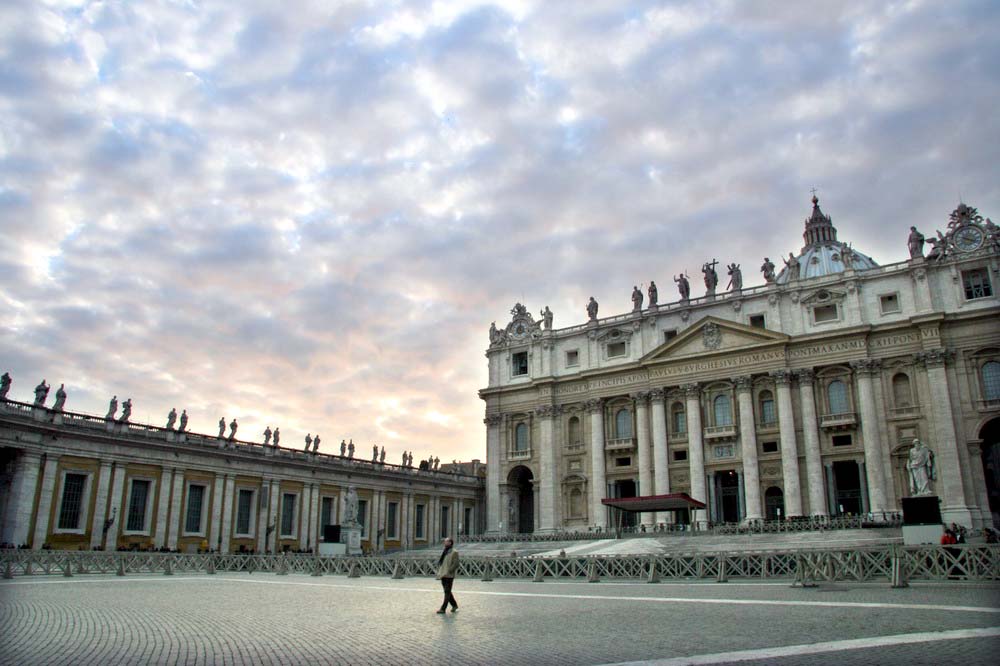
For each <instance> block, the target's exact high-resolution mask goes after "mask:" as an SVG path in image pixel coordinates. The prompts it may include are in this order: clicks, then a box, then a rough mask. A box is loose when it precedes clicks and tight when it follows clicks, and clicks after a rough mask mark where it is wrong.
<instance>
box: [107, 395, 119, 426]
mask: <svg viewBox="0 0 1000 666" xmlns="http://www.w3.org/2000/svg"><path fill="white" fill-rule="evenodd" d="M117 411H118V396H117V395H116V396H112V397H111V402H109V403H108V413H107V414H106V415H105V416H104V418H105V419H107V420H108V421H113V420H114V418H115V412H117Z"/></svg>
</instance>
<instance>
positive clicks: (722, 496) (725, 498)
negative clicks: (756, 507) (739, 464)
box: [715, 470, 740, 523]
mask: <svg viewBox="0 0 1000 666" xmlns="http://www.w3.org/2000/svg"><path fill="white" fill-rule="evenodd" d="M715 478H716V483H717V484H718V487H717V488H716V491H717V494H716V497H718V498H719V499H718V502H719V510H718V513H717V516H718V518H719V520H721V521H722V522H724V523H738V522H739V521H740V498H739V496H740V482H739V477H737V476H736V472H735V471H733V470H728V471H726V472H719V473H718V474H716V475H715Z"/></svg>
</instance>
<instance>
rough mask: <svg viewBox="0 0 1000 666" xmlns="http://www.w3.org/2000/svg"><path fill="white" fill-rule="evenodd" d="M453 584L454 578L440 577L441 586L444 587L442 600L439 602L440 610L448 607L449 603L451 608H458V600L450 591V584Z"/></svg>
mask: <svg viewBox="0 0 1000 666" xmlns="http://www.w3.org/2000/svg"><path fill="white" fill-rule="evenodd" d="M454 584H455V579H454V578H442V579H441V587H443V588H444V601H442V602H441V610H444V609H445V608H447V607H448V604H451V607H452V608H458V602H457V601H455V595H453V594H452V593H451V586H452V585H454Z"/></svg>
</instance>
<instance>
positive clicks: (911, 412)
mask: <svg viewBox="0 0 1000 666" xmlns="http://www.w3.org/2000/svg"><path fill="white" fill-rule="evenodd" d="M914 416H920V405H909V406H907V407H893V408H892V409H890V410H889V417H890V418H893V419H907V418H912V417H914Z"/></svg>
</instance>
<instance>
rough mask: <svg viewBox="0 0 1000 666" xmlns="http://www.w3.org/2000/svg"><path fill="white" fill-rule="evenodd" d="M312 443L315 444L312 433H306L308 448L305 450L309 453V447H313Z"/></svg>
mask: <svg viewBox="0 0 1000 666" xmlns="http://www.w3.org/2000/svg"><path fill="white" fill-rule="evenodd" d="M312 443H313V438H312V433H308V432H307V433H306V448H305V450H306V451H307V452H308V451H309V447H311V446H312Z"/></svg>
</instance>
